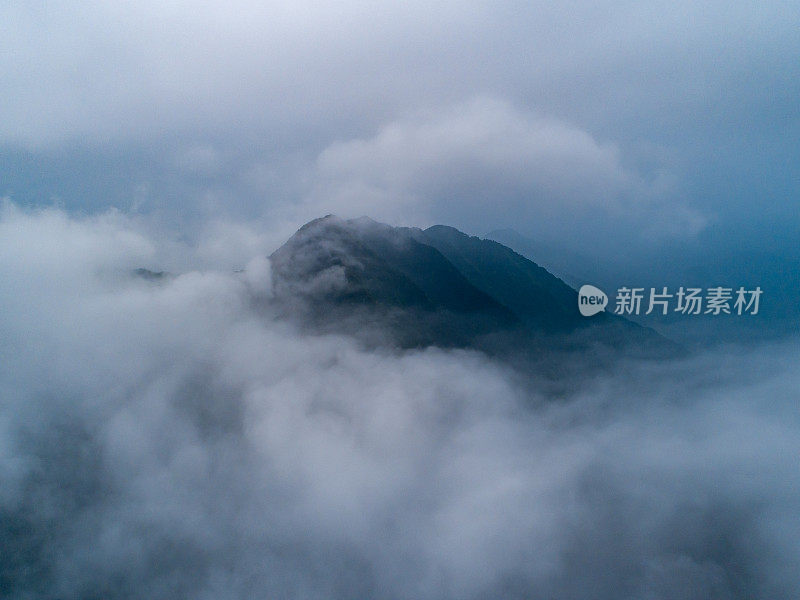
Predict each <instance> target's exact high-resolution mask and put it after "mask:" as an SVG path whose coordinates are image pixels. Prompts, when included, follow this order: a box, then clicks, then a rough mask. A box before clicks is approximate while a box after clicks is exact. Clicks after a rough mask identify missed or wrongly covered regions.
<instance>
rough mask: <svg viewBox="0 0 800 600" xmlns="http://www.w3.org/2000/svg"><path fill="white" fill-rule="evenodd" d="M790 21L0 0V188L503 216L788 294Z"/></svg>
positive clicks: (656, 269) (234, 210)
mask: <svg viewBox="0 0 800 600" xmlns="http://www.w3.org/2000/svg"><path fill="white" fill-rule="evenodd" d="M799 21H800V5H799V4H798V3H797V2H767V3H735V4H734V5H731V3H728V2H724V3H723V2H707V3H694V2H674V1H672V2H664V3H641V2H602V3H586V2H568V3H557V4H553V3H549V2H502V3H499V2H491V3H489V2H457V3H455V2H438V3H430V2H424V3H423V2H405V3H402V4H389V3H374V2H370V3H359V2H340V3H336V4H328V5H322V4H320V3H303V2H296V1H293V2H286V3H268V4H265V3H261V2H236V1H234V2H227V3H224V4H223V3H218V4H205V3H204V4H203V5H197V4H196V3H189V2H181V1H176V2H169V3H165V2H138V3H101V2H98V3H94V2H80V3H78V2H63V3H59V4H58V5H52V4H47V3H31V2H8V3H4V4H3V6H2V8H0V48H2V52H0V73H1V74H2V81H3V93H2V95H1V96H0V114H1V115H2V119H0V173H1V174H2V176H1V177H0V195H3V196H6V197H9V198H11V200H12V201H14V202H16V203H18V204H22V205H37V206H41V205H45V206H49V205H53V204H55V205H57V206H60V207H63V208H65V209H66V210H67V211H69V212H80V213H84V212H98V211H104V210H106V209H108V208H109V207H116V208H118V209H121V210H123V211H125V212H130V213H136V214H142V215H146V216H148V217H149V218H152V219H153V220H154V221H156V222H158V223H161V224H162V225H165V226H167V227H170V228H172V229H173V230H175V229H177V230H178V231H180V232H181V235H184V236H187V237H189V238H192V239H194V238H196V237H197V236H198V235H201V234H202V232H203V231H205V229H206V228H207V227H208V226H209V223H213V224H214V226H217V224H218V223H219V222H221V221H222V222H226V223H236V222H238V221H241V220H242V219H247V220H249V221H250V222H258V223H260V227H261V230H262V231H263V232H264V235H265V236H267V237H269V238H270V240H271V241H270V242H268V243H266V245H267V246H270V245H272V246H273V247H274V246H275V245H277V244H279V243H280V242H281V241H282V240H283V239H285V238H286V237H287V236H288V235H289V234H290V233H291V232H292V231H293V230H294V229H296V228H297V227H298V226H299V225H301V224H302V223H303V222H305V221H307V220H309V219H311V218H314V217H318V216H321V215H323V214H327V213H337V214H339V215H341V216H344V217H351V216H359V215H363V214H367V215H370V216H372V217H374V218H377V219H381V220H385V221H388V222H390V223H396V224H408V225H420V226H426V225H430V224H434V223H447V224H452V225H454V226H457V227H459V228H461V229H463V230H465V231H467V232H469V233H473V234H477V235H483V234H485V233H487V232H488V231H490V230H492V229H498V228H507V227H513V228H514V229H516V230H518V231H519V232H520V233H522V234H524V235H526V236H530V237H533V238H536V239H539V240H544V241H547V242H548V243H554V244H556V245H564V246H565V247H566V248H568V249H570V250H584V251H586V250H587V249H588V251H589V253H592V252H597V253H599V254H600V256H601V258H602V260H601V263H605V264H614V265H615V266H616V270H613V271H614V272H613V276H609V278H611V279H613V278H614V277H616V278H617V279H624V278H627V279H629V280H632V281H624V282H622V281H620V282H619V284H620V285H621V284H622V283H636V282H637V281H639V280H642V279H647V278H648V277H649V278H650V279H649V280H648V281H642V283H644V284H652V285H658V284H659V283H661V282H662V281H663V284H670V283H674V284H687V285H688V284H690V283H699V284H700V285H704V286H705V285H717V284H718V282H719V283H720V284H730V285H739V284H744V285H754V284H758V283H761V282H762V281H765V282H766V281H769V282H772V283H770V285H773V287H775V291H774V292H773V297H774V298H776V299H777V298H780V299H781V300H780V302H782V303H788V302H789V300H790V296H792V294H790V293H789V288H791V289H792V290H793V289H795V288H794V287H792V286H788V287H787V286H786V285H784V284H783V283H781V282H783V281H784V280H785V279H786V274H787V273H790V274H792V273H796V272H797V270H798V264H799V263H798V259H799V258H800V251H798V248H800V235H799V234H798V230H800V217H798V212H800V211H799V210H798V204H799V203H800V202H799V201H798V199H799V198H800V153H799V152H798V150H797V139H798V137H800V119H798V116H799V115H800V105H799V103H798V101H797V99H798V98H799V97H800V62H798V60H797V56H798V55H800V29H798V27H797V23H798V22H799ZM246 258H247V257H244V256H243V257H242V260H246ZM698 274H699V275H698ZM690 276H694V277H698V278H707V279H708V281H707V282H706V281H696V282H689V281H685V279H686V278H688V277H690ZM682 278H683V279H682ZM722 280H725V281H722ZM728 280H729V281H728ZM745 280H746V281H745ZM768 298H769V295H768V294H767V295H766V296H765V299H768ZM792 314H796V311H795V313H792Z"/></svg>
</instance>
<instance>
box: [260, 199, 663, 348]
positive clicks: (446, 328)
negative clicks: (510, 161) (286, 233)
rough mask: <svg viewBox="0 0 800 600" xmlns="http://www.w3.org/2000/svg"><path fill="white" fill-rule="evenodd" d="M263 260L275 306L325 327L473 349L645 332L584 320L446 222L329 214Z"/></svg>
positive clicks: (531, 268)
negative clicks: (502, 339)
mask: <svg viewBox="0 0 800 600" xmlns="http://www.w3.org/2000/svg"><path fill="white" fill-rule="evenodd" d="M270 260H271V265H272V271H273V289H274V293H275V302H276V303H277V304H278V305H279V306H280V308H281V309H282V310H283V311H284V312H285V313H286V314H289V315H294V316H298V317H300V320H301V321H302V322H304V323H307V324H308V323H310V324H311V325H312V327H314V328H316V329H321V330H323V331H348V332H352V331H353V330H356V331H364V330H367V329H369V328H370V327H372V326H375V327H376V328H383V329H386V330H389V331H390V332H391V335H390V337H392V338H393V339H395V340H396V341H397V340H399V343H401V345H404V346H421V345H441V346H481V344H482V342H481V340H486V339H487V338H492V337H494V338H496V336H497V335H513V336H515V338H516V339H522V338H524V339H534V340H539V341H542V340H543V339H545V338H547V339H549V340H554V339H555V338H556V337H558V338H561V339H563V338H565V337H569V338H570V339H571V340H573V341H574V340H575V339H576V336H577V338H580V339H583V342H584V343H585V344H586V345H590V344H593V343H596V342H597V341H598V340H605V341H607V342H608V343H609V345H615V344H618V343H619V341H620V339H621V338H628V337H634V338H643V337H644V338H646V337H648V335H649V334H645V333H643V332H645V331H649V330H645V329H643V328H641V327H639V326H637V325H634V324H631V323H629V322H627V321H624V320H623V319H621V318H619V317H616V316H614V315H608V314H600V315H597V316H596V317H593V318H591V319H587V318H585V317H582V316H581V315H580V313H579V312H578V303H577V292H576V291H575V290H574V289H572V288H571V287H569V286H568V285H567V284H566V283H564V282H563V281H562V280H561V279H558V278H557V277H555V276H554V275H552V274H551V273H549V272H548V271H546V270H545V269H543V268H542V267H540V266H539V265H537V264H536V263H534V262H532V261H530V260H528V259H527V258H525V257H524V256H522V255H520V254H517V253H516V252H514V251H513V250H511V249H510V248H508V247H506V246H504V245H502V244H500V243H498V242H495V241H492V240H485V239H481V238H478V237H475V236H470V235H467V234H465V233H463V232H462V231H459V230H458V229H456V228H454V227H449V226H447V225H434V226H432V227H429V228H427V229H425V230H422V229H418V228H410V227H392V226H390V225H386V224H384V223H380V222H377V221H374V220H373V219H371V218H369V217H360V218H357V219H350V220H344V219H341V218H339V217H336V216H334V215H327V216H325V217H322V218H321V219H315V220H313V221H311V222H309V223H307V224H306V225H304V226H303V227H301V228H300V229H299V230H298V231H297V232H296V233H295V234H294V235H293V236H292V237H291V238H290V239H289V240H288V241H287V242H286V244H284V245H283V246H282V247H281V248H279V249H278V250H276V251H275V252H274V253H273V254H272V255H271V256H270ZM601 329H602V333H601V334H600V335H597V332H598V331H599V330H601ZM650 333H652V336H654V337H658V336H657V334H655V333H654V332H650ZM520 336H522V338H520Z"/></svg>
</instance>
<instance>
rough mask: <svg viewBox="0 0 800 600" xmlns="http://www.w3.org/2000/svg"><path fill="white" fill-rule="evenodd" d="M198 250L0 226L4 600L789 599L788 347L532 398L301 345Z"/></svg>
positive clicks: (77, 226)
mask: <svg viewBox="0 0 800 600" xmlns="http://www.w3.org/2000/svg"><path fill="white" fill-rule="evenodd" d="M254 235H255V234H254ZM215 248H217V249H218V250H219V249H220V248H221V246H214V245H211V246H206V248H205V250H204V253H203V254H202V256H197V250H196V249H193V248H189V247H185V246H182V245H181V244H179V243H177V242H172V243H165V242H162V241H159V239H158V238H157V237H154V236H152V235H150V233H149V232H148V229H147V227H144V226H142V224H141V223H136V222H133V221H131V220H130V219H129V218H128V217H125V216H124V215H104V216H98V217H92V218H86V219H75V218H70V217H68V216H66V215H65V214H63V213H60V212H58V211H53V210H50V211H43V212H36V213H26V212H23V211H20V210H19V209H17V208H15V207H14V206H13V205H10V204H6V205H5V207H4V208H3V212H2V218H0V281H2V282H3V283H2V286H0V359H1V360H0V395H1V396H2V402H0V589H2V590H3V595H4V596H6V597H11V598H25V597H58V598H100V597H104V598H107V597H115V598H124V597H131V598H133V597H148V598H175V597H189V598H251V597H260V596H269V597H276V598H354V597H358V598H409V597H414V598H423V599H436V598H497V597H504V598H528V597H538V598H554V599H555V598H559V599H565V598H566V599H569V598H575V599H578V598H581V599H584V598H597V599H606V598H608V599H612V598H614V599H618V598H631V599H634V598H635V599H654V600H655V599H681V600H684V599H697V600H700V599H703V600H705V599H708V598H715V599H728V598H730V599H733V598H742V599H743V598H748V599H751V598H764V599H767V598H769V599H776V598H786V599H789V598H795V597H797V595H798V592H800V579H798V575H797V574H798V573H800V563H799V561H798V556H797V552H796V548H797V540H798V537H799V536H800V518H799V517H798V515H800V493H798V489H800V487H799V486H800V475H798V471H797V464H796V461H797V456H798V452H800V436H799V435H798V433H800V432H799V431H798V428H799V427H800V424H799V423H798V420H797V415H796V412H797V410H796V408H797V405H796V402H797V390H798V389H799V385H798V384H800V376H799V375H798V373H797V370H796V364H797V360H798V359H799V358H800V355H798V350H797V346H796V344H791V345H790V344H782V345H774V346H764V347H760V348H757V349H756V348H750V349H744V350H743V349H737V350H734V349H730V348H722V349H716V350H715V351H710V352H709V353H707V354H705V355H701V356H695V357H693V358H691V359H686V360H683V361H676V362H672V363H658V364H654V363H635V362H633V363H626V364H620V365H619V367H618V369H617V370H616V371H615V372H614V373H608V374H605V375H603V376H599V377H596V378H593V379H592V380H590V381H586V382H584V383H583V384H582V385H580V386H577V387H578V391H577V392H575V393H574V394H572V395H570V396H569V397H562V398H557V399H553V398H548V397H545V396H544V395H543V394H540V393H538V392H537V391H536V390H537V389H538V388H537V385H536V382H535V381H533V382H531V381H527V380H526V379H525V378H524V377H523V376H521V375H520V374H518V373H514V372H512V371H510V370H509V369H508V368H507V367H505V366H503V365H502V364H497V363H495V362H492V361H490V360H489V359H487V358H486V357H484V356H482V355H480V354H478V353H471V352H462V351H449V352H448V351H441V350H437V349H428V350H422V351H413V352H403V353H400V352H392V351H389V350H385V351H380V352H366V351H365V350H363V349H362V348H360V347H359V346H358V345H356V344H355V343H354V342H353V341H352V340H349V339H347V338H344V337H336V336H319V337H313V336H304V335H300V334H298V333H297V332H296V331H294V330H293V329H292V328H290V327H289V326H288V325H286V324H283V323H281V322H279V321H276V320H275V319H274V318H273V315H271V313H270V312H269V310H268V309H267V308H265V307H264V306H263V305H262V304H261V303H258V302H253V298H254V297H258V296H263V295H264V294H268V293H269V291H268V290H269V270H268V268H267V265H266V262H265V260H264V259H263V257H261V256H259V255H255V254H254V255H253V256H251V259H252V260H251V261H250V262H249V263H248V265H247V268H246V269H245V270H244V271H243V272H240V273H236V272H234V271H233V270H232V269H229V268H228V264H229V262H230V260H231V259H230V256H229V255H227V254H225V253H221V254H220V257H219V258H218V259H215V256H216V254H215ZM169 261H173V264H178V263H179V262H181V261H182V264H183V265H184V269H183V270H182V272H181V273H180V274H177V273H178V271H175V272H176V275H175V276H173V277H169V278H166V279H164V280H162V281H161V282H152V281H147V280H144V279H142V278H136V277H131V276H130V270H131V269H133V268H136V267H139V266H147V267H150V268H157V267H158V266H159V264H165V263H168V262H169ZM215 261H216V266H215ZM192 264H195V265H201V266H202V269H193V268H192Z"/></svg>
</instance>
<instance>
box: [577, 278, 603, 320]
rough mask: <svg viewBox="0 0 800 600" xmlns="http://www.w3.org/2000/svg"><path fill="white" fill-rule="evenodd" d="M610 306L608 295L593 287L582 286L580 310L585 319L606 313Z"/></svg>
mask: <svg viewBox="0 0 800 600" xmlns="http://www.w3.org/2000/svg"><path fill="white" fill-rule="evenodd" d="M607 304H608V296H606V293H605V292H604V291H603V290H601V289H600V288H597V287H595V286H593V285H582V286H581V289H579V290H578V310H579V311H581V314H582V315H583V316H584V317H591V316H592V315H596V314H597V313H599V312H601V311H604V310H605V309H606V305H607Z"/></svg>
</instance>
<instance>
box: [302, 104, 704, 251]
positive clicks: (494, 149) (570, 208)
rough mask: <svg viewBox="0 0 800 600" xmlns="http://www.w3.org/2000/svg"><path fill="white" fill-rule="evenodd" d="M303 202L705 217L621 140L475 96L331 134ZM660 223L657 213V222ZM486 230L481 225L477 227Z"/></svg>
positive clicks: (494, 219)
mask: <svg viewBox="0 0 800 600" xmlns="http://www.w3.org/2000/svg"><path fill="white" fill-rule="evenodd" d="M317 169H318V182H317V184H316V187H315V190H314V192H313V193H312V194H311V195H310V198H309V200H308V205H309V206H310V207H312V208H311V209H310V210H309V211H308V212H317V213H319V214H324V213H325V212H331V211H330V210H327V211H326V210H325V209H326V207H335V209H336V211H337V212H342V213H344V214H346V215H348V216H357V215H360V214H368V215H371V216H374V217H376V218H379V219H385V220H389V221H392V222H401V223H402V222H413V223H415V224H423V223H425V222H427V223H429V224H430V223H431V221H435V220H437V219H438V220H441V221H444V222H446V223H454V224H456V225H459V224H460V222H459V220H461V221H462V222H463V221H464V220H467V221H468V222H470V223H472V224H473V226H474V223H481V226H482V227H484V228H485V230H486V231H488V230H489V229H491V228H492V227H500V226H509V225H510V223H509V221H508V219H509V215H513V218H514V220H515V221H516V222H522V223H525V222H535V221H536V220H537V219H545V220H556V221H560V222H561V224H562V225H563V224H564V223H565V222H567V223H570V224H572V225H573V226H574V224H575V222H576V221H578V222H580V221H591V220H594V219H596V218H597V216H598V215H600V216H601V217H602V218H605V219H613V220H621V221H623V222H626V223H628V224H630V223H638V222H642V221H646V222H648V231H649V232H650V233H651V234H654V235H668V236H670V235H679V236H680V235H687V234H689V235H693V234H695V233H697V231H699V230H700V229H702V227H703V225H704V222H705V219H704V217H703V215H701V214H700V213H698V212H697V211H696V210H693V209H691V208H689V207H687V206H683V205H681V203H680V202H679V201H678V200H676V199H675V195H676V191H675V189H674V188H672V187H670V186H669V185H665V184H666V181H667V178H665V177H663V176H660V177H657V178H654V179H653V180H652V181H649V180H648V179H647V178H645V177H644V176H642V175H640V174H639V173H637V172H636V171H634V170H632V169H630V168H627V167H626V166H625V165H624V161H623V159H622V156H621V153H620V150H619V148H618V147H617V146H616V145H615V144H614V143H612V142H607V141H600V140H597V139H596V138H595V137H593V136H592V135H590V134H589V133H588V132H587V131H585V130H583V129H581V128H579V127H577V126H575V125H571V124H568V123H565V122H563V121H560V120H558V119H554V118H548V117H543V116H541V115H537V114H535V113H531V112H528V111H524V110H519V109H517V108H515V107H513V106H512V105H510V104H509V103H507V102H505V101H502V100H498V99H494V98H486V97H482V98H476V99H473V100H471V101H469V102H465V103H461V104H457V105H454V106H451V107H450V108H448V109H447V110H443V111H432V112H426V113H421V114H418V115H415V116H413V117H410V118H407V119H403V120H399V121H394V122H391V123H388V124H386V125H384V126H382V127H381V128H380V129H379V131H378V132H377V133H376V134H375V135H374V136H373V137H369V138H365V139H355V140H348V141H343V142H337V143H334V144H332V145H330V146H329V147H328V148H326V149H325V150H324V151H323V152H322V153H321V154H320V156H319V158H318V161H317ZM659 223H660V224H661V225H659ZM481 233H483V232H481Z"/></svg>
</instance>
